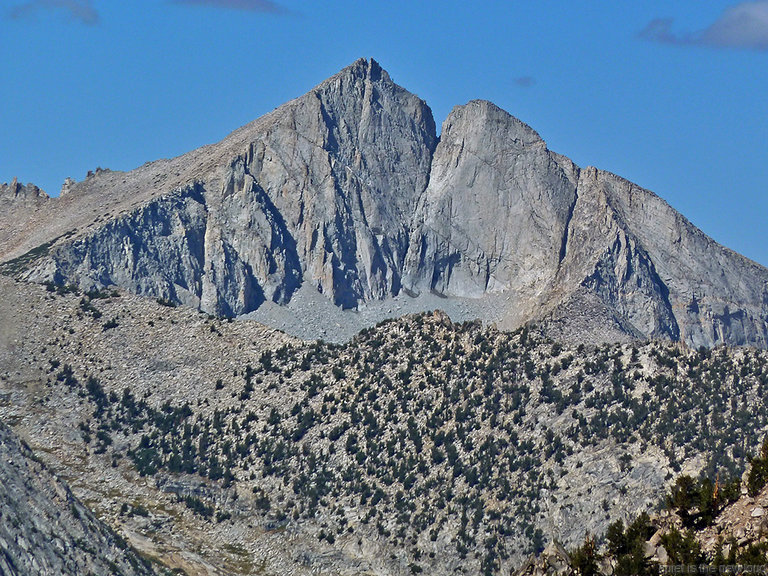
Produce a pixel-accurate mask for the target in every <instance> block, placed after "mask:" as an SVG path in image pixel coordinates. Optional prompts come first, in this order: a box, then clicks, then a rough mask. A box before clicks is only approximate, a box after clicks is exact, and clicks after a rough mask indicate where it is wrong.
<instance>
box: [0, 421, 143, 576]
mask: <svg viewBox="0 0 768 576" xmlns="http://www.w3.org/2000/svg"><path fill="white" fill-rule="evenodd" d="M0 462H2V466H0V574H6V575H8V576H22V575H27V574H29V575H32V574H36V575H51V576H53V575H58V574H72V575H73V576H74V575H80V574H113V573H120V574H125V575H134V574H135V575H139V574H154V573H155V572H154V570H153V569H152V568H151V566H148V565H145V564H144V562H143V560H141V559H139V557H138V556H137V555H136V554H135V553H134V552H133V551H132V550H131V549H130V548H129V547H128V546H127V545H126V543H125V541H123V540H122V539H120V538H119V537H118V536H116V535H115V534H114V533H113V532H112V531H111V530H109V529H108V528H107V527H106V526H105V525H104V524H102V523H101V522H99V521H98V520H97V519H96V518H95V517H94V516H93V514H91V512H90V511H89V510H88V509H87V508H86V507H85V506H83V504H82V503H80V501H78V500H77V499H76V498H75V497H74V496H73V494H72V493H71V492H70V491H69V488H67V486H66V485H64V484H63V483H62V482H60V481H58V480H56V479H55V478H54V477H53V476H52V475H51V474H50V473H49V472H48V471H47V470H46V469H45V468H44V467H43V466H42V465H41V464H40V463H39V462H38V461H36V460H35V459H33V456H32V454H31V452H30V451H29V449H28V448H26V447H25V446H24V445H23V444H21V442H19V439H18V438H17V437H16V436H15V435H14V434H13V432H11V430H10V429H9V428H7V427H6V425H5V424H3V423H2V422H0Z"/></svg>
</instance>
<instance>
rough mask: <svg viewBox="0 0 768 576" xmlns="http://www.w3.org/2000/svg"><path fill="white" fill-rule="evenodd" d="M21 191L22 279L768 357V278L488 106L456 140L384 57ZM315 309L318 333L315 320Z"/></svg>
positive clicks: (12, 262)
mask: <svg viewBox="0 0 768 576" xmlns="http://www.w3.org/2000/svg"><path fill="white" fill-rule="evenodd" d="M0 199H2V202H3V204H4V206H3V208H4V209H3V211H2V214H1V215H0V259H2V261H4V264H3V265H2V268H3V269H4V270H5V272H7V273H9V274H13V275H15V276H16V277H20V278H25V279H29V280H34V281H52V282H55V283H57V284H67V283H72V284H75V285H78V286H79V287H80V288H81V289H86V290H87V289H101V288H104V287H109V286H112V285H116V286H121V287H123V288H126V289H128V290H130V291H132V292H135V293H137V294H143V295H149V296H152V297H154V298H163V299H165V300H168V301H173V302H176V303H180V304H185V305H188V306H192V307H195V308H198V309H200V310H202V311H205V312H208V313H211V314H214V315H219V316H233V315H244V314H248V313H253V314H255V315H256V316H257V317H258V318H259V319H260V320H262V321H264V322H266V323H268V324H270V325H273V326H278V327H281V328H282V329H285V330H287V331H289V332H292V333H294V334H296V335H301V336H308V337H310V338H312V337H319V336H321V335H322V334H323V330H324V329H325V328H326V327H327V326H333V325H334V324H339V325H354V326H358V325H359V324H363V325H372V324H374V323H375V322H376V321H378V320H381V319H382V318H384V317H387V316H392V315H395V314H396V313H397V310H398V308H397V307H393V306H392V305H390V304H388V303H387V302H388V301H391V300H392V299H395V300H397V306H399V307H401V308H402V309H403V310H410V311H418V310H426V309H432V308H434V307H436V306H435V300H436V299H437V298H442V299H443V301H442V304H441V305H440V307H442V308H445V309H446V310H447V311H448V312H449V313H451V314H452V317H453V318H462V319H463V318H480V319H482V320H487V321H494V322H497V323H498V325H499V326H500V327H503V328H508V329H514V328H517V327H519V326H521V325H523V324H524V323H525V322H527V321H530V320H533V319H536V320H539V321H541V322H540V323H544V324H546V325H549V326H551V328H552V330H553V333H554V334H556V335H558V337H561V338H570V339H572V340H575V341H583V340H584V339H587V340H589V341H626V340H628V339H632V338H664V339H669V340H680V341H684V342H686V343H688V344H689V345H691V346H694V347H698V346H700V345H704V346H712V345H716V344H721V343H725V344H735V345H740V344H750V345H755V346H758V347H761V348H765V347H766V345H768V324H767V323H766V318H768V291H767V290H766V286H768V270H766V269H765V268H763V267H761V266H759V265H757V264H755V263H754V262H751V261H749V260H747V259H746V258H743V257H742V256H740V255H738V254H735V253H733V252H732V251H730V250H728V249H726V248H724V247H722V246H720V245H718V244H717V243H715V242H714V241H713V240H711V239H710V238H708V237H707V236H706V235H704V234H703V233H702V232H701V231H699V230H698V229H697V228H695V227H694V226H693V225H691V223H689V222H688V221H687V220H685V218H683V217H682V216H681V215H680V214H678V213H677V212H676V211H675V210H673V209H672V208H671V207H670V206H668V205H667V204H666V203H665V202H664V201H663V200H661V199H660V198H658V197H657V196H655V195H654V194H653V193H651V192H649V191H647V190H643V189H642V188H639V187H638V186H636V185H634V184H632V183H630V182H627V181H626V180H623V179H621V178H619V177H617V176H615V175H613V174H609V173H606V172H603V171H600V170H597V169H595V168H586V169H580V168H579V167H578V166H576V165H575V164H573V162H571V161H570V160H569V159H567V158H565V157H563V156H561V155H558V154H556V153H554V152H552V151H550V150H548V149H547V146H546V144H545V142H544V141H543V140H542V139H541V137H540V136H539V135H538V134H537V133H536V132H535V131H534V130H532V129H531V128H530V127H529V126H527V125H525V124H524V123H522V122H520V121H519V120H517V119H516V118H513V117H512V116H510V115H509V114H508V113H507V112H504V111H503V110H500V109H499V108H497V107H496V106H494V105H493V104H491V103H489V102H483V101H472V102H469V103H468V104H466V105H464V106H457V107H456V108H454V110H453V111H452V112H451V113H450V115H449V116H448V118H446V120H445V122H444V123H443V126H442V131H441V136H440V138H438V137H437V134H436V127H435V123H434V120H433V118H432V113H431V111H430V109H429V107H428V106H427V105H426V103H425V102H423V101H422V100H421V99H419V98H418V97H417V96H415V95H414V94H411V93H409V92H408V91H406V90H405V89H404V88H402V87H400V86H398V85H397V84H395V83H394V82H393V81H392V80H391V78H390V76H389V74H387V72H385V71H384V70H382V69H381V67H380V66H379V65H378V64H377V63H376V62H375V61H373V60H370V61H367V60H359V61H357V62H355V63H354V64H352V65H351V66H349V67H348V68H345V69H344V70H342V71H341V72H340V73H339V74H337V75H335V76H333V77H332V78H329V79H328V80H326V81H325V82H323V83H322V84H320V85H318V86H317V87H315V88H314V89H312V90H311V91H310V92H308V93H307V94H306V95H304V96H302V97H300V98H297V99H295V100H292V101H291V102H288V103H286V104H285V105H283V106H281V107H280V108H278V109H276V110H275V111H273V112H272V113H270V114H268V115H266V116H264V117H262V118H260V119H258V120H256V121H254V122H252V123H250V124H248V125H246V126H244V127H242V128H240V129H239V130H236V131H235V132H233V133H232V134H230V135H229V136H227V137H226V138H225V139H224V140H222V141H221V142H218V143H216V144H212V145H210V146H206V147H203V148H200V149H198V150H194V151H192V152H190V153H188V154H185V155H183V156H180V157H178V158H174V159H171V160H159V161H157V162H152V163H148V164H145V165H144V166H141V167H140V168H137V169H136V170H133V171H130V172H112V171H109V170H100V169H99V170H96V171H95V172H94V173H92V174H90V175H89V176H88V178H86V179H85V180H84V181H82V182H73V181H67V183H66V184H65V187H64V189H63V191H62V195H61V197H59V198H47V197H46V196H45V195H44V194H42V193H41V192H40V191H39V190H38V189H37V188H35V187H33V186H24V187H23V186H21V185H20V184H19V183H17V182H13V183H12V184H10V185H4V186H3V187H2V188H0ZM318 300H320V301H322V303H324V304H325V306H323V305H321V304H318ZM285 307H287V309H288V310H290V311H291V313H288V314H286V313H285ZM358 309H359V310H361V311H366V314H359V315H356V314H351V313H346V314H345V312H344V311H345V310H347V311H348V310H358ZM307 310H309V311H311V314H312V315H314V316H315V319H316V321H315V322H307V321H306V320H305V318H302V319H301V320H300V321H297V320H296V319H295V316H296V315H297V311H307ZM336 332H339V333H341V335H338V334H336ZM348 333H349V332H345V331H343V330H337V331H330V333H329V334H328V336H326V337H331V338H338V339H339V340H343V339H344V337H345V335H347V334H348Z"/></svg>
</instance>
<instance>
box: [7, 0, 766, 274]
mask: <svg viewBox="0 0 768 576" xmlns="http://www.w3.org/2000/svg"><path fill="white" fill-rule="evenodd" d="M0 39H2V42H0V73H1V75H2V81H1V82H0V102H2V104H1V105H0V182H3V181H10V180H11V179H12V178H13V177H14V176H18V178H19V180H21V181H22V182H33V183H35V184H37V185H39V186H40V187H42V188H43V189H45V190H46V191H47V192H49V193H51V194H57V193H58V190H59V189H60V187H61V184H62V182H63V181H64V178H66V177H68V176H71V177H73V178H75V179H77V180H80V179H82V178H83V177H84V176H85V174H86V172H87V171H88V170H90V169H93V168H95V167H97V166H101V167H105V168H112V169H115V170H118V169H119V170H129V169H132V168H135V167H136V166H139V165H141V164H143V163H144V162H146V161H150V160H154V159H157V158H161V157H171V156H175V155H178V154H181V153H184V152H186V151H188V150H191V149H193V148H196V147H198V146H201V145H203V144H207V143H210V142H215V141H217V140H219V139H221V138H223V137H224V136H225V135H226V134H227V133H229V132H230V131H232V130H234V129H235V128H237V127H238V126H240V125H242V124H245V123H246V122H249V121H251V120H253V119H254V118H256V117H258V116H260V115H262V114H264V113H266V112H269V111H270V110H272V109H273V108H275V107H277V106H279V105H280V104H282V103H283V102H285V101H287V100H289V99H291V98H294V97H296V96H299V95H301V94H303V93H304V92H306V91H308V90H309V89H310V88H312V87H313V86H314V85H315V84H317V83H319V82H321V81H322V80H324V79H325V78H326V77H328V76H330V75H332V74H334V73H335V72H337V71H338V70H340V69H341V68H343V67H344V66H346V65H348V64H350V63H351V62H353V61H354V60H356V59H357V58H359V57H373V58H375V59H376V60H378V61H379V62H380V63H381V65H382V66H383V67H384V68H385V69H387V70H388V71H389V72H390V74H391V76H392V78H393V79H394V80H395V81H396V82H398V83H399V84H401V85H403V86H405V87H406V88H407V89H409V90H410V91H412V92H415V93H416V94H418V95H419V96H421V97H422V98H423V99H425V100H426V101H427V102H428V103H429V105H430V106H431V107H432V110H433V112H434V115H435V119H436V121H437V123H438V125H440V123H441V122H442V121H443V120H444V119H445V117H446V115H447V114H448V112H449V111H450V109H451V108H452V107H453V106H454V105H457V104H463V103H465V102H466V101H468V100H470V99H473V98H484V99H488V100H491V101H493V102H495V103H496V104H498V105H499V106H501V107H502V108H504V109H505V110H508V111H509V112H510V113H512V114H513V115H515V116H517V117H518V118H520V119H521V120H523V121H525V122H527V123H528V124H530V125H531V126H532V127H533V128H535V129H536V130H537V131H538V132H539V133H540V134H541V135H542V137H543V138H544V139H545V140H546V141H547V144H548V145H549V147H550V148H551V149H552V150H555V151H557V152H560V153H562V154H566V155H568V156H570V157H571V158H573V159H574V160H575V161H576V162H577V163H578V164H579V165H581V166H587V165H593V166H597V167H599V168H603V169H606V170H610V171H612V172H615V173H617V174H620V175H621V176H624V177H626V178H628V179H630V180H632V181H634V182H636V183H637V184H639V185H641V186H643V187H645V188H649V189H651V190H653V191H654V192H656V193H657V194H659V195H660V196H662V197H663V198H664V199H666V200H667V201H668V202H669V203H670V204H672V206H674V207H675V208H677V209H678V210H680V211H681V212H682V213H683V214H684V215H685V216H687V217H688V218H689V219H690V220H692V221H693V223H694V224H696V225H697V226H699V227H700V228H702V229H703V230H704V231H705V232H706V233H708V234H709V235H711V236H713V237H714V238H715V239H716V240H718V241H719V242H721V243H723V244H725V245H726V246H729V247H730V248H733V249H734V250H737V251H739V252H741V253H743V254H745V255H746V256H748V257H750V258H752V259H754V260H756V261H758V262H760V263H762V264H764V265H768V242H766V236H767V233H766V231H765V230H766V229H765V227H764V226H763V225H764V222H765V217H766V215H768V195H767V194H766V192H768V190H766V182H768V115H767V114H766V102H768V98H767V97H766V94H767V93H768V1H759V2H741V3H739V2H732V1H730V2H729V1H716V0H710V1H708V2H702V1H701V0H689V1H679V2H674V3H670V2H660V1H655V0H644V1H642V2H641V1H639V0H638V1H629V0H627V1H626V2H608V1H603V0H595V1H593V2H573V1H572V0H571V1H561V0H543V1H541V2H533V1H531V2H512V1H508V0H504V1H502V0H499V1H496V2H490V1H488V2H471V3H470V2H465V1H461V2H460V1H443V2H428V1H423V2H414V1H412V0H411V1H409V2H406V1H398V0H390V1H386V2H384V1H382V2H373V1H371V2H360V0H357V1H351V0H350V1H346V0H325V1H323V2H300V1H298V0H276V1H274V2H270V1H267V0H132V1H131V2H119V1H117V0H114V1H113V0H109V1H107V0H2V2H0Z"/></svg>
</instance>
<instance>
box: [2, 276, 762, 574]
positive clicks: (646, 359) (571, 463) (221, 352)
mask: <svg viewBox="0 0 768 576" xmlns="http://www.w3.org/2000/svg"><path fill="white" fill-rule="evenodd" d="M50 289H51V292H45V290H43V289H37V290H38V291H39V292H41V293H42V294H47V295H46V296H45V297H43V299H42V300H41V301H39V302H37V301H35V300H34V298H29V297H28V298H26V299H25V300H24V301H25V302H26V301H31V302H33V304H29V306H30V309H29V310H20V311H19V312H18V313H19V314H24V315H25V317H28V318H29V319H30V322H31V325H36V324H35V322H36V320H34V318H35V317H40V318H45V317H46V315H47V316H54V317H56V318H59V320H56V321H55V324H56V326H55V330H54V331H53V332H52V333H46V336H45V338H46V340H45V342H47V346H46V350H45V352H44V353H42V354H41V353H39V350H40V344H41V343H40V342H37V341H35V340H34V339H31V340H30V341H29V343H28V344H25V345H27V346H29V352H28V353H23V351H22V352H20V355H21V356H22V357H34V358H36V362H38V363H39V368H38V369H39V370H40V373H41V374H44V375H45V376H44V379H45V380H47V383H46V384H45V386H44V390H43V391H42V392H33V391H30V392H29V394H30V395H31V397H32V398H33V399H30V400H28V401H25V400H24V399H23V397H22V396H18V397H16V399H15V400H14V403H13V404H12V406H11V407H10V408H7V409H6V411H8V410H10V411H11V416H12V415H13V414H14V412H13V410H18V411H21V413H22V414H26V420H24V421H23V422H20V423H19V426H21V427H22V428H24V429H26V430H28V433H29V434H32V435H35V436H36V437H37V438H38V441H39V442H41V443H43V442H45V441H46V440H45V438H46V436H45V434H44V433H41V432H39V431H38V429H37V426H38V423H37V422H38V419H40V420H42V422H41V423H40V424H39V425H40V426H43V427H46V426H47V427H50V426H55V427H59V428H60V430H61V432H60V433H61V435H62V437H64V438H67V439H68V440H67V442H68V443H70V442H71V444H67V445H68V446H69V447H68V448H66V450H65V451H64V455H63V456H62V458H63V459H66V458H71V457H72V455H76V454H83V456H82V458H86V459H87V460H88V461H89V462H91V464H90V466H92V469H93V470H95V471H96V472H94V473H93V474H91V475H90V476H89V479H88V489H89V490H97V488H95V486H97V485H98V482H96V478H98V477H99V476H103V478H104V479H105V480H106V479H108V482H107V483H106V485H105V487H104V488H103V489H102V490H103V492H100V493H99V499H98V501H100V502H102V504H100V506H102V507H103V508H104V509H105V510H106V512H105V514H107V515H111V517H113V519H114V521H115V522H117V523H122V522H124V521H128V520H124V519H123V516H121V515H120V514H119V513H118V510H119V511H121V513H122V514H124V515H130V514H132V511H133V510H134V509H136V497H130V496H127V495H123V494H122V493H121V490H118V489H116V488H115V484H114V482H115V481H116V478H118V479H119V478H120V477H122V476H123V475H126V476H125V478H128V479H130V478H135V479H133V480H130V482H131V483H132V484H131V485H132V486H143V487H144V488H142V490H150V488H147V486H149V487H151V490H153V492H151V494H150V495H147V494H146V493H145V495H144V496H143V500H142V501H141V503H140V504H141V507H143V509H144V512H147V510H149V511H150V512H149V520H147V525H146V526H145V527H144V528H143V530H151V532H150V533H151V534H152V538H154V539H157V540H160V541H163V540H166V541H172V540H173V539H174V538H176V539H178V538H181V537H182V536H181V535H183V534H187V532H189V533H193V530H192V528H190V527H189V526H190V525H192V526H197V528H195V530H199V531H205V533H206V534H207V536H206V538H207V540H206V545H207V546H213V547H214V549H215V550H223V549H225V548H224V546H225V544H224V543H228V544H230V545H231V543H232V541H233V540H232V538H235V541H236V542H237V543H238V546H241V547H242V549H243V550H244V552H243V554H244V555H245V556H246V557H249V558H254V559H263V561H264V562H266V563H267V564H268V565H270V566H277V565H279V562H283V563H285V562H290V563H291V565H296V566H303V565H304V564H302V562H304V560H297V559H296V558H304V559H305V560H306V566H307V567H308V568H307V570H310V569H313V568H321V569H324V570H331V569H333V570H335V569H340V568H341V567H346V568H349V567H350V566H357V567H360V566H362V567H363V568H362V569H363V570H364V569H365V567H366V566H367V567H369V568H370V567H372V566H379V567H380V568H381V570H384V571H385V572H392V573H401V572H399V570H400V568H397V567H398V566H401V567H402V566H405V567H406V568H407V570H408V571H411V570H412V571H413V572H414V573H418V572H419V571H420V570H423V571H424V572H425V573H430V574H432V573H435V574H440V573H446V574H447V573H456V572H457V571H465V572H466V573H476V572H477V571H481V572H482V573H487V574H494V573H497V572H498V570H509V569H511V568H513V567H516V566H518V565H519V564H520V563H521V562H522V560H523V559H524V557H525V556H526V555H527V554H528V553H529V552H533V551H537V550H540V549H541V548H542V547H543V546H544V545H545V544H546V542H548V541H551V540H553V539H557V540H558V541H560V542H563V543H565V544H566V545H568V546H576V545H577V544H578V543H579V542H581V540H582V539H583V537H584V535H585V533H586V532H590V533H592V534H601V533H603V531H604V530H605V528H606V527H607V526H608V525H609V523H610V522H612V521H615V520H616V519H619V518H622V519H625V520H628V519H630V518H632V517H634V516H635V515H636V514H638V513H640V512H641V511H644V510H649V509H653V508H654V507H655V506H657V505H658V504H659V503H660V501H661V499H662V496H663V494H664V492H665V489H666V487H667V485H668V484H669V483H671V482H672V481H673V478H674V477H675V476H677V475H678V474H680V473H693V474H696V473H698V471H699V470H700V469H703V470H704V471H705V472H707V473H710V474H712V473H713V472H714V471H723V473H725V471H731V472H732V473H733V474H735V475H738V474H740V473H741V471H742V470H743V467H744V464H745V461H746V457H747V455H748V454H750V453H754V452H755V451H756V447H757V446H758V445H759V441H760V439H761V438H762V434H763V433H764V432H765V430H766V426H767V425H768V422H766V414H767V413H768V412H766V406H765V402H766V398H768V394H767V393H768V355H767V353H766V352H764V351H759V350H748V349H741V350H727V349H724V348H721V349H717V350H714V351H711V350H708V349H704V348H702V349H700V350H691V349H688V348H686V347H684V346H682V345H679V344H672V343H663V342H656V343H650V344H642V345H640V344H637V345H632V344H624V345H604V346H600V347H593V346H580V347H577V346H567V345H561V344H559V343H557V342H554V341H552V340H549V339H547V338H546V337H544V336H542V335H541V334H540V333H539V332H537V331H534V330H528V329H523V330H519V331H517V332H515V333H504V332H499V331H498V330H496V329H494V328H490V327H483V326H482V325H480V324H479V323H465V324H461V325H457V324H453V323H451V322H450V321H449V319H448V318H447V317H446V316H445V315H444V314H441V313H434V314H425V315H417V316H408V317H405V318H402V319H399V320H396V321H388V322H386V323H384V324H381V325H379V326H377V327H376V328H373V329H369V330H366V331H364V332H363V333H361V334H360V335H359V336H358V337H357V338H356V339H354V340H353V341H352V342H350V343H348V344H345V345H333V344H328V343H323V342H316V343H306V344H305V343H300V342H297V341H291V340H286V341H285V342H284V344H280V343H275V344H273V345H269V344H265V342H268V341H265V340H264V339H263V338H264V336H263V335H261V336H258V334H259V333H258V332H248V330H252V331H255V330H256V327H254V326H252V325H250V327H249V325H248V324H247V323H242V322H227V321H222V320H218V319H215V318H207V317H205V316H201V315H198V314H196V313H194V312H192V311H190V310H185V309H182V308H170V307H167V306H161V305H159V304H155V303H153V302H146V301H142V300H140V299H135V298H132V297H129V296H126V295H124V296H121V297H116V295H115V294H109V293H100V294H95V293H94V294H91V295H83V294H74V293H63V294H62V295H56V294H55V292H54V290H55V287H53V286H51V287H50ZM61 292H66V291H64V290H62V291H61ZM54 310H56V311H58V316H57V315H56V313H54V312H53V311H54ZM150 324H151V327H152V334H153V336H152V341H153V342H154V343H155V352H154V353H153V355H152V357H151V358H147V355H146V350H145V348H146V342H143V341H136V340H135V339H132V338H131V335H132V334H136V333H137V332H138V331H139V330H141V329H145V330H146V329H147V328H146V327H147V326H150ZM142 327H144V328H142ZM72 334H76V335H77V336H76V337H73V336H72ZM29 338H32V336H30V337H29ZM83 342H87V343H88V346H87V347H86V348H85V349H83V348H82V347H81V343H83ZM253 342H259V344H258V345H255V344H251V343H253ZM202 350H205V351H206V355H205V356H204V357H203V356H202V354H201V353H200V351H202ZM194 358H197V359H198V361H197V362H196V363H192V362H193V361H192V359H194ZM203 358H204V360H203ZM34 399H36V400H34ZM27 403H29V406H33V407H34V410H27V409H26V408H24V406H25V405H27ZM14 406H16V408H14ZM57 406H69V407H70V409H69V410H68V411H67V412H66V413H62V411H61V410H56V408H55V407H57ZM70 466H75V467H77V466H80V464H79V463H78V462H77V461H76V462H75V463H74V464H70ZM114 470H117V471H119V472H120V473H119V474H118V475H117V476H116V475H115V473H114V472H111V471H114ZM132 474H133V475H135V474H138V475H141V476H143V477H144V479H143V480H142V479H140V476H139V477H136V476H131V475H132ZM146 480H149V483H147V482H146ZM130 490H131V491H132V490H135V488H131V489H130ZM130 493H131V492H130V491H129V492H128V494H130ZM94 499H96V498H94ZM124 505H125V506H124ZM138 509H139V510H141V509H142V508H138ZM132 518H133V519H132V520H131V521H132V522H133V521H136V520H135V515H134V517H132ZM145 533H146V532H145ZM234 534H237V536H236V537H234V536H233V535H234ZM281 534H283V535H290V536H280V535H281ZM265 539H270V540H268V542H269V543H270V546H272V547H274V546H278V544H276V543H275V542H278V541H279V542H280V544H279V546H281V547H282V553H281V554H282V555H280V554H277V555H275V554H273V555H272V556H269V555H266V553H265V552H264V551H265V549H269V547H266V546H265V545H264V542H265ZM277 539H279V540H277ZM217 543H218V544H217ZM216 546H219V547H220V548H215V547H216ZM222 554H224V553H223V552H222ZM260 561H261V560H254V565H258V562H260ZM377 562H379V563H380V564H377ZM270 563H271V564H270ZM275 563H277V564H275ZM297 569H298V568H297Z"/></svg>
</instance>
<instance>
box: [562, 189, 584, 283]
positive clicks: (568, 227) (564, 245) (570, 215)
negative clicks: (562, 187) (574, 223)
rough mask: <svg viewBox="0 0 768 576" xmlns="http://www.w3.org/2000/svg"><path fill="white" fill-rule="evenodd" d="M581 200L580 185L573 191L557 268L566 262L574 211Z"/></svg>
mask: <svg viewBox="0 0 768 576" xmlns="http://www.w3.org/2000/svg"><path fill="white" fill-rule="evenodd" d="M578 200H579V186H578V184H577V185H576V187H575V188H574V189H573V202H571V205H570V207H569V208H568V216H567V217H566V219H565V229H564V230H563V240H562V242H561V243H560V256H559V258H558V261H557V267H558V269H559V268H560V265H561V264H562V263H563V260H565V255H566V253H567V252H568V237H569V236H570V234H569V232H570V230H571V220H572V219H573V211H574V210H575V209H576V202H578Z"/></svg>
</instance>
